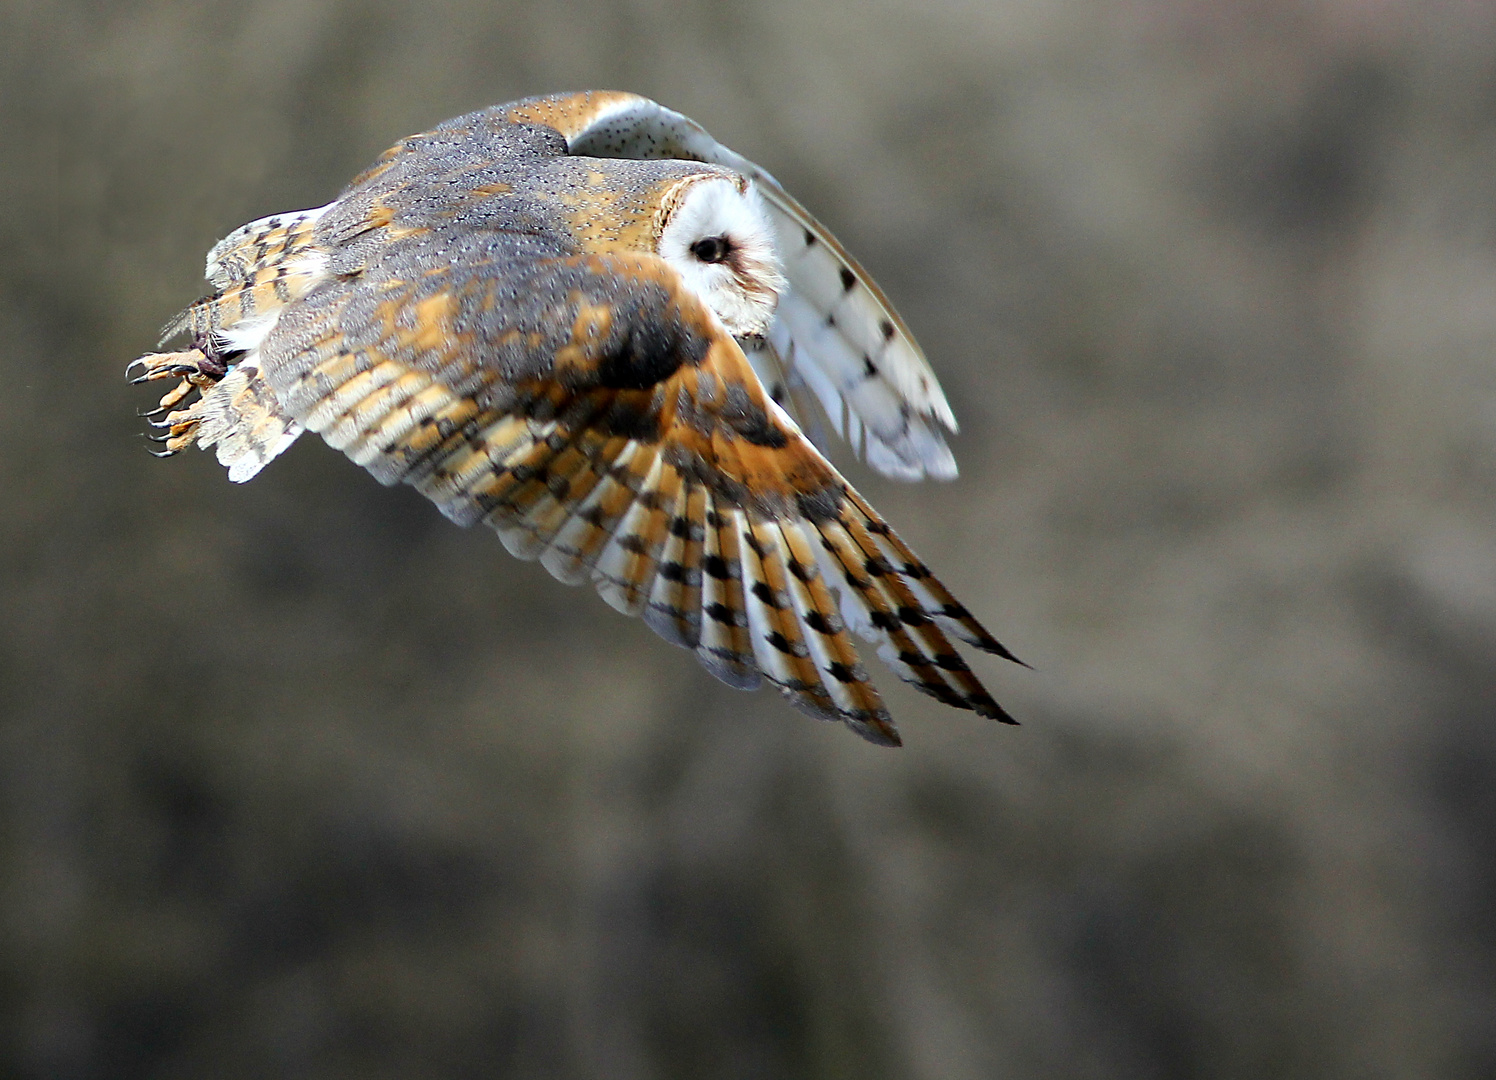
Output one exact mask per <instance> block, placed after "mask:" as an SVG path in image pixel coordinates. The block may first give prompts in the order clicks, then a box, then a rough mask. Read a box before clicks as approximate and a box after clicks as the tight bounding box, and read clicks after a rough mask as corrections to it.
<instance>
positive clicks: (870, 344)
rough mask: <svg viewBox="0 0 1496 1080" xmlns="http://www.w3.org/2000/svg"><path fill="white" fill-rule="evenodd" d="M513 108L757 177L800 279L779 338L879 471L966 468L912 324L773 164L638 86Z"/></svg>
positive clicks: (773, 335)
mask: <svg viewBox="0 0 1496 1080" xmlns="http://www.w3.org/2000/svg"><path fill="white" fill-rule="evenodd" d="M505 115H506V118H507V119H510V120H512V121H514V122H531V123H539V124H545V125H547V126H549V127H552V128H554V129H555V130H556V131H559V132H560V133H561V135H562V136H563V137H564V138H565V139H566V141H567V147H568V149H569V150H570V152H571V153H573V154H579V155H586V156H592V157H633V158H687V159H691V160H695V161H707V162H711V163H713V164H717V165H723V166H726V167H727V168H730V169H735V170H736V171H738V172H741V173H743V174H744V175H746V176H749V177H751V178H752V179H753V181H754V182H755V184H756V185H757V187H758V190H759V192H760V193H761V194H762V195H763V197H764V201H765V202H766V203H767V204H768V207H769V212H770V213H769V216H770V219H771V220H772V221H773V222H774V229H775V233H776V239H777V241H778V246H779V253H780V257H781V259H782V260H783V262H784V270H785V276H786V277H787V278H788V280H789V283H790V289H789V292H788V293H787V294H786V295H785V296H783V297H782V298H781V299H780V304H779V311H778V314H777V316H776V318H775V321H774V324H773V326H772V328H771V330H770V334H769V339H768V342H767V347H768V348H770V349H772V350H773V352H774V353H775V354H777V360H778V361H779V362H780V363H782V364H783V365H784V366H785V367H787V368H788V374H790V375H791V376H792V377H796V376H797V377H798V378H800V379H803V380H804V382H805V384H806V385H807V386H809V387H810V389H811V390H812V391H814V393H815V396H816V398H817V400H818V401H819V402H820V403H821V406H822V407H823V408H824V409H825V412H826V415H827V417H828V418H829V420H830V421H831V425H832V427H834V428H835V430H836V432H837V434H838V435H841V436H843V437H844V438H845V439H846V440H847V441H848V442H849V443H851V445H852V447H853V449H854V450H855V451H856V452H857V453H858V454H859V455H861V456H863V457H864V458H865V459H866V461H867V462H868V464H870V465H872V466H873V467H874V468H875V469H877V470H878V471H879V472H881V473H883V474H885V475H887V476H892V477H896V478H898V479H901V480H918V479H921V478H923V477H926V476H930V477H934V478H936V479H941V480H945V479H950V478H952V477H954V476H955V475H956V459H955V457H954V456H952V454H951V451H950V448H949V447H948V446H947V445H946V442H945V436H946V434H948V433H954V432H955V431H956V418H955V416H954V415H953V414H952V412H951V407H950V405H949V403H948V402H947V401H946V399H945V393H944V392H943V391H942V390H941V388H940V383H939V382H938V381H937V379H936V377H935V372H934V371H933V370H932V369H931V367H930V363H929V361H928V360H926V359H925V355H924V353H923V352H922V351H921V350H920V347H919V345H918V344H916V343H915V340H914V337H913V335H912V334H911V333H910V332H909V328H908V327H907V326H905V325H904V321H903V320H902V319H901V318H899V315H898V313H897V312H896V311H894V308H893V305H892V304H891V303H889V301H888V298H887V297H886V296H884V295H883V291H882V290H881V289H879V288H878V285H877V284H876V283H875V282H874V281H873V279H872V277H871V276H870V275H869V274H868V273H867V271H866V270H864V269H863V268H862V266H861V265H860V264H859V263H858V262H857V260H856V259H854V258H853V257H852V256H851V254H849V253H848V252H847V250H846V249H845V248H844V247H842V246H841V244H840V243H839V242H838V241H837V239H836V237H834V236H832V235H831V232H830V231H829V230H828V229H826V228H825V226H823V225H822V224H821V223H820V222H819V221H817V220H816V219H815V218H814V217H813V216H812V215H811V214H810V212H809V211H808V210H806V209H805V208H804V207H803V206H801V205H800V204H799V203H798V202H797V201H796V200H795V199H794V198H793V197H792V196H791V195H790V194H789V193H788V192H786V191H785V190H784V188H782V187H781V186H780V185H779V182H778V181H777V180H775V179H774V177H773V176H771V175H770V174H769V173H768V172H767V171H766V170H764V169H762V168H760V167H759V166H757V165H755V164H754V163H753V162H751V161H749V160H748V159H747V158H745V157H743V156H741V155H740V154H737V153H735V152H733V151H732V150H730V149H728V148H727V147H726V146H723V145H722V144H721V143H719V142H717V141H716V140H715V139H713V138H712V137H711V135H709V134H708V133H707V132H706V130H705V129H703V128H702V127H701V125H699V124H697V123H696V122H695V121H693V120H691V119H690V118H689V117H686V116H684V115H682V114H681V113H678V112H675V111H673V110H671V109H667V108H665V107H664V106H663V105H660V104H658V103H657V102H654V101H651V100H650V99H648V98H644V97H639V96H638V95H636V94H627V93H620V92H616V91H590V92H586V93H579V94H565V95H557V96H555V97H548V98H535V99H531V100H529V101H523V102H519V103H517V104H515V105H512V106H509V107H508V109H507V111H506V114H505Z"/></svg>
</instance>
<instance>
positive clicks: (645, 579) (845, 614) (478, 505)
mask: <svg viewBox="0 0 1496 1080" xmlns="http://www.w3.org/2000/svg"><path fill="white" fill-rule="evenodd" d="M495 243H496V244H502V245H505V246H506V250H507V252H508V253H507V254H496V253H494V252H489V253H488V254H487V255H482V254H477V255H470V256H464V258H462V259H459V260H457V261H435V260H433V261H432V262H431V264H430V265H421V266H419V267H418V268H416V269H418V271H419V272H412V268H411V267H410V265H408V264H407V265H405V266H404V267H403V268H402V270H401V272H398V273H397V272H396V271H395V270H393V269H391V270H388V271H383V270H381V266H382V265H390V262H389V260H381V263H380V264H378V265H375V266H373V267H371V268H370V270H369V271H368V272H367V273H365V274H360V275H356V276H353V277H350V278H349V279H348V280H339V281H336V282H329V283H328V284H326V285H325V286H324V287H323V288H321V289H319V290H317V291H316V292H315V293H313V294H312V295H310V296H308V297H307V298H306V299H305V300H303V301H302V302H300V303H298V304H297V305H294V306H293V307H291V308H290V309H288V310H287V312H286V314H285V316H284V317H283V318H282V320H281V321H280V322H279V323H278V324H277V325H276V327H275V328H274V330H273V331H272V332H271V333H270V335H269V336H268V337H267V338H266V340H265V342H264V344H263V346H262V349H261V357H262V362H263V367H264V371H265V375H266V378H267V379H268V380H269V382H270V384H271V386H272V388H273V389H274V391H275V393H276V394H277V396H278V398H279V400H280V401H281V403H282V404H283V405H284V407H285V408H286V409H288V410H289V411H290V412H291V413H292V414H293V415H294V416H295V417H296V418H297V420H298V421H300V422H301V423H302V424H304V425H305V426H306V427H308V428H310V429H312V430H314V431H317V432H320V433H321V434H322V435H323V436H324V437H325V438H326V440H327V441H328V442H329V443H331V444H332V445H333V446H334V447H336V448H338V449H341V450H343V451H344V452H345V453H347V454H348V456H349V457H350V458H352V459H353V460H354V461H355V462H358V463H359V464H361V465H364V466H365V467H366V468H368V469H369V471H370V472H372V473H373V474H374V475H375V476H376V477H378V478H379V479H380V480H381V481H383V482H384V483H386V484H392V483H395V482H396V481H403V482H405V483H408V484H411V485H413V486H415V487H416V488H417V489H418V490H420V491H421V492H422V493H424V494H425V495H427V496H428V497H429V498H431V499H432V500H433V501H434V502H435V503H436V504H437V505H438V506H439V507H440V508H441V509H442V511H443V512H444V513H445V514H447V516H449V517H451V518H452V519H453V520H455V521H458V522H460V523H463V524H470V523H472V522H476V521H482V522H484V523H486V524H488V525H490V526H491V527H493V528H494V529H495V530H496V531H497V532H498V533H499V535H500V537H501V538H502V539H503V541H504V544H505V546H506V547H507V548H508V549H509V550H510V551H511V552H513V553H514V554H515V555H517V556H519V557H521V558H524V559H539V560H540V561H541V562H542V563H543V564H544V565H545V566H546V568H547V569H549V570H550V571H551V573H552V574H554V575H555V576H556V577H557V578H559V579H561V580H562V581H566V582H569V583H578V582H581V581H585V580H591V581H592V582H593V583H594V584H595V586H596V587H597V590H598V592H599V593H601V594H602V596H603V598H604V599H605V600H607V602H608V603H609V604H611V605H612V606H613V607H615V608H617V609H618V610H620V611H623V612H625V613H627V614H631V615H640V616H642V617H643V618H644V619H645V621H646V622H647V623H648V624H649V625H650V626H651V627H652V628H653V629H654V630H656V631H657V632H658V633H659V634H661V635H662V636H663V637H665V638H667V639H668V640H670V641H672V642H675V643H676V644H679V645H682V646H685V647H687V648H690V649H692V650H694V651H695V653H696V655H697V656H698V658H699V659H700V661H701V662H702V664H704V665H705V666H706V667H707V668H708V670H710V671H711V672H712V673H713V674H715V675H717V676H718V677H719V678H721V679H723V680H724V681H726V682H728V683H730V684H732V685H735V686H740V687H745V688H746V687H752V686H755V685H757V684H758V683H759V681H760V679H761V678H763V679H767V680H768V681H770V682H772V683H773V684H775V685H776V686H778V687H779V689H780V690H781V691H783V693H784V694H785V695H786V697H788V698H789V700H790V701H791V702H792V703H793V704H794V705H796V706H797V707H798V708H800V709H801V710H803V711H805V712H807V713H810V714H811V715H813V716H817V717H820V718H823V719H839V720H842V721H844V722H846V723H847V724H848V725H849V726H851V727H852V728H853V729H854V730H856V731H857V732H858V733H859V734H861V735H863V736H864V737H866V738H868V739H870V740H872V741H874V742H879V743H886V744H896V743H897V742H898V735H897V733H896V731H895V730H894V727H893V724H892V721H891V720H890V719H889V716H888V713H887V711H886V709H885V708H884V707H883V704H882V701H881V699H880V698H879V695H878V692H877V690H876V689H875V688H874V687H873V686H872V684H871V683H869V682H868V680H867V676H866V672H865V671H864V669H863V667H862V666H861V664H860V663H859V660H858V657H857V653H856V651H855V649H854V647H853V645H852V643H851V641H850V638H849V635H848V633H847V629H848V627H850V628H851V629H854V630H857V631H858V632H859V633H860V634H861V635H862V636H864V637H865V638H868V639H869V640H872V641H874V642H876V643H877V647H878V651H879V654H880V655H881V656H883V657H884V659H885V660H886V661H887V662H888V663H889V664H890V666H892V667H893V668H894V670H895V671H896V672H897V673H898V675H899V676H900V677H901V678H902V679H904V680H905V681H907V682H909V683H912V684H913V685H914V686H916V687H918V688H919V689H921V690H923V691H924V692H926V693H929V694H931V695H933V696H935V697H937V698H939V699H940V700H941V701H944V702H946V703H947V704H950V705H954V706H956V707H959V708H967V709H974V710H976V711H977V712H978V713H980V714H982V715H984V716H989V717H995V718H997V719H1002V720H1007V719H1008V717H1007V715H1006V714H1005V713H1004V712H1003V710H1002V709H1001V708H1000V707H999V706H998V704H997V703H996V702H995V701H993V699H992V697H991V696H990V695H989V694H988V693H987V691H986V690H985V689H984V688H983V687H982V685H981V683H980V682H978V680H977V679H976V678H975V676H973V675H972V673H971V671H970V670H969V669H968V667H967V665H966V663H965V662H964V661H963V660H962V659H961V657H960V656H959V655H958V654H957V652H956V650H955V649H954V648H953V647H952V646H951V643H950V640H949V638H948V637H947V636H946V632H947V631H949V632H950V633H952V634H954V635H955V636H957V637H960V638H961V639H963V640H965V641H967V642H969V643H970V644H972V645H974V646H976V647H977V648H979V649H982V650H984V651H987V652H993V653H996V654H998V655H1002V656H1009V654H1008V653H1007V651H1006V650H1005V649H1004V648H1003V647H1002V646H1001V645H1000V644H998V642H997V641H996V640H995V639H993V638H992V636H991V635H990V634H989V633H988V632H987V631H986V630H985V629H983V628H982V627H981V625H980V624H978V623H977V621H976V620H975V619H973V618H972V617H971V615H970V614H969V613H968V612H967V611H966V610H965V609H964V608H962V607H961V606H960V605H959V604H957V603H956V601H955V599H954V598H953V597H952V596H951V595H950V593H949V592H948V591H947V590H946V588H945V587H944V586H943V585H942V584H940V582H939V581H937V580H936V579H935V578H934V577H933V576H931V574H930V572H929V571H928V570H927V569H926V568H925V567H924V566H923V564H922V563H920V562H919V560H918V559H917V558H916V557H915V556H914V554H913V553H912V552H911V551H910V550H909V549H908V547H907V546H905V545H904V544H903V542H902V541H901V540H899V538H898V537H897V536H896V535H894V533H893V531H892V530H891V529H890V528H889V527H888V525H887V524H886V523H884V521H883V520H882V519H881V518H880V517H879V516H878V515H877V514H876V512H874V511H873V509H872V508H871V507H870V506H868V504H867V503H866V502H865V501H864V500H863V499H862V498H861V497H860V496H859V495H858V494H857V493H856V492H855V491H853V490H852V489H851V488H850V487H849V486H848V485H847V484H846V482H845V481H844V480H843V479H842V478H841V477H840V476H839V475H838V474H837V473H836V471H835V470H834V469H833V468H832V467H831V466H830V464H828V463H827V462H826V461H825V459H824V458H822V457H821V456H820V454H819V453H817V452H816V450H815V449H814V447H812V446H811V445H810V444H809V443H808V442H807V441H806V440H805V439H804V437H803V436H802V435H801V434H800V432H799V430H798V429H797V428H796V427H795V426H794V424H793V422H791V421H790V420H789V418H788V417H786V416H785V415H784V414H783V413H782V412H780V411H779V409H778V407H777V406H776V405H775V404H774V403H773V402H772V401H771V400H770V399H769V397H768V396H767V395H766V393H765V392H764V389H763V387H762V386H761V385H760V383H759V382H758V380H757V378H756V377H755V376H754V374H753V371H752V369H751V367H750V366H749V364H748V362H747V360H746V358H745V357H744V355H743V353H742V351H741V350H740V348H739V347H738V345H737V344H736V342H735V341H734V340H733V339H732V337H731V336H730V335H729V334H728V333H727V331H726V330H725V328H723V327H722V325H721V323H720V322H718V321H717V319H716V317H715V316H713V315H712V314H711V312H710V311H708V310H707V309H706V308H705V307H704V306H703V305H702V304H701V303H700V302H699V301H698V300H697V299H696V298H695V296H694V294H692V293H691V292H690V290H689V289H687V288H686V287H685V286H684V284H683V283H682V282H681V281H680V279H679V278H678V276H677V275H676V274H675V272H674V271H673V270H671V269H670V268H669V267H668V265H666V264H665V263H664V262H663V261H662V260H660V259H658V258H656V257H654V256H650V255H621V254H615V255H565V254H563V253H552V254H551V255H549V256H547V255H546V254H545V253H544V252H543V251H541V250H539V249H538V248H537V249H536V250H526V251H525V252H523V253H522V254H523V255H524V257H523V258H515V257H513V255H514V252H513V250H510V249H512V247H513V245H516V244H519V245H524V244H540V243H541V241H538V240H534V239H533V238H525V237H516V236H513V235H510V236H507V237H502V238H498V239H496V240H495ZM434 247H436V248H441V247H442V245H439V244H438V245H434ZM394 264H395V265H400V264H399V261H398V260H395V261H394Z"/></svg>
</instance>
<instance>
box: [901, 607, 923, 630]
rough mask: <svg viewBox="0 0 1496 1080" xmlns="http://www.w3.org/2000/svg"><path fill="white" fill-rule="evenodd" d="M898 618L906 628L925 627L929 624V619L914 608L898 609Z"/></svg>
mask: <svg viewBox="0 0 1496 1080" xmlns="http://www.w3.org/2000/svg"><path fill="white" fill-rule="evenodd" d="M899 618H900V619H902V620H903V621H904V623H905V625H907V626H926V625H928V624H929V622H930V617H929V616H928V615H926V614H925V613H924V612H923V611H921V610H920V609H919V608H916V607H908V606H904V607H900V608H899Z"/></svg>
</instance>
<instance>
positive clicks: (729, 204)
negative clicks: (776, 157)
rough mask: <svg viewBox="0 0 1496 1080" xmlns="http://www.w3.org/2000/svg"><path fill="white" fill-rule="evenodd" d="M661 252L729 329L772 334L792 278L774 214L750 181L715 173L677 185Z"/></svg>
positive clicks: (741, 334)
mask: <svg viewBox="0 0 1496 1080" xmlns="http://www.w3.org/2000/svg"><path fill="white" fill-rule="evenodd" d="M656 251H657V252H658V253H659V255H660V257H661V258H662V259H664V260H665V261H666V262H667V263H669V264H670V265H671V266H672V267H674V268H675V270H676V271H678V272H679V273H680V275H681V277H682V278H684V279H685V283H686V285H687V286H688V287H689V288H690V289H691V290H692V291H693V292H695V293H696V294H697V295H698V296H700V297H701V299H702V300H703V301H704V302H705V303H706V305H707V306H708V307H710V308H711V309H712V311H714V312H715V313H716V315H717V318H719V319H721V320H722V324H723V325H724V326H726V327H727V330H728V332H729V333H731V334H733V335H734V336H736V337H758V336H762V335H763V334H764V333H766V332H767V331H768V328H769V322H770V320H771V319H773V318H774V308H775V306H776V305H777V304H778V302H779V294H780V293H781V292H783V291H784V288H785V280H784V274H783V273H782V272H781V270H780V267H779V255H778V252H777V251H776V249H775V247H774V230H773V226H772V225H771V224H770V222H769V215H768V213H767V212H766V211H765V209H764V205H763V200H762V199H761V198H760V197H759V194H758V192H757V191H756V190H755V189H754V187H753V185H752V184H751V183H750V182H749V181H748V180H747V179H745V178H744V177H741V176H738V175H736V174H725V175H724V174H723V173H709V174H705V175H699V176H693V177H690V178H688V179H686V180H684V181H682V182H681V183H680V184H678V185H677V186H676V187H675V189H674V190H673V191H671V193H670V197H669V199H668V200H667V202H666V206H665V214H664V219H663V224H662V225H661V228H660V232H659V236H658V239H657V242H656Z"/></svg>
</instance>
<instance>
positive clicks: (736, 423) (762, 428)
mask: <svg viewBox="0 0 1496 1080" xmlns="http://www.w3.org/2000/svg"><path fill="white" fill-rule="evenodd" d="M719 415H720V416H721V417H722V419H723V421H724V422H726V423H727V425H728V426H729V427H731V428H732V429H733V430H734V431H736V432H737V433H738V434H739V435H741V436H742V437H743V438H745V439H747V440H748V441H749V442H751V443H752V444H753V445H754V446H766V447H768V448H769V449H771V450H777V449H778V448H779V447H781V446H784V445H785V444H786V443H788V442H789V438H788V436H786V435H785V433H784V432H783V431H781V430H780V429H779V428H778V427H776V426H775V425H774V424H773V423H771V422H770V420H769V414H768V412H767V411H766V410H765V409H764V407H763V406H762V405H760V404H759V403H758V402H756V401H754V400H753V399H752V398H751V397H750V396H749V394H748V391H747V390H746V389H745V388H744V387H743V386H741V385H739V384H737V383H732V384H730V385H728V386H727V387H726V388H725V392H724V394H723V402H722V409H721V412H720V413H719Z"/></svg>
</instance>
